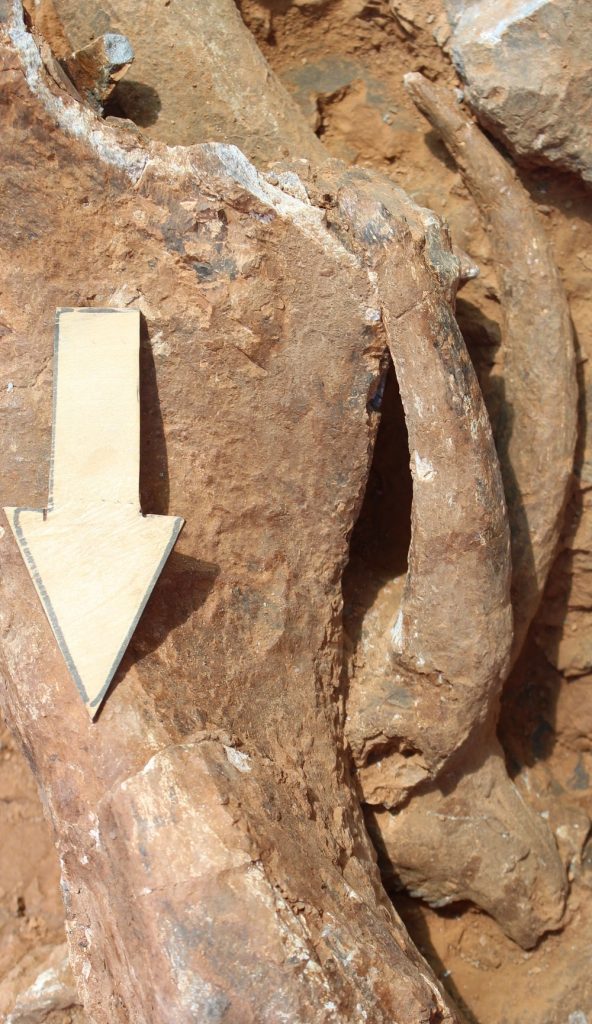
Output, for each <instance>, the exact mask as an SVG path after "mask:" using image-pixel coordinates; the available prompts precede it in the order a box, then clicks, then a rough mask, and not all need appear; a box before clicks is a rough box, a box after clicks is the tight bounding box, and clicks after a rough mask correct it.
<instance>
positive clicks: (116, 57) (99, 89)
mask: <svg viewBox="0 0 592 1024" xmlns="http://www.w3.org/2000/svg"><path fill="white" fill-rule="evenodd" d="M133 59H134V51H133V50H132V48H131V46H130V42H129V40H128V39H126V37H125V36H122V35H117V34H116V33H113V32H106V33H105V35H103V36H99V38H98V39H93V41H92V42H91V43H89V44H88V46H83V47H82V49H81V50H77V51H76V52H75V53H71V54H70V56H69V57H66V58H65V59H64V60H63V61H62V65H63V67H64V69H65V70H66V71H67V73H68V75H69V77H70V78H71V79H72V81H73V82H74V85H75V86H76V88H77V89H78V92H79V93H81V95H82V96H85V97H86V98H87V99H88V100H89V102H90V103H91V104H92V105H93V106H94V107H96V108H97V109H98V110H101V109H102V107H103V106H104V104H105V102H106V101H107V100H108V99H109V96H110V95H111V93H112V92H113V90H114V88H115V86H116V85H117V83H118V82H119V81H120V80H121V79H122V78H123V76H124V75H125V73H126V72H127V71H128V69H129V68H130V67H131V64H132V62H133Z"/></svg>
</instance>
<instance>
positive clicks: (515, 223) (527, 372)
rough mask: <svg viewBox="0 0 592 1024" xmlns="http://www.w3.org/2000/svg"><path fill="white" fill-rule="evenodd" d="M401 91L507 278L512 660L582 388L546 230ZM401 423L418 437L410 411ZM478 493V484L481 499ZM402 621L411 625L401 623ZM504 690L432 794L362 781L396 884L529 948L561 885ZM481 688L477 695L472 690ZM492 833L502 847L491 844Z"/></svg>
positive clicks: (547, 547)
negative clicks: (509, 732) (526, 787)
mask: <svg viewBox="0 0 592 1024" xmlns="http://www.w3.org/2000/svg"><path fill="white" fill-rule="evenodd" d="M405 81H406V85H407V88H408V90H409V92H410V93H411V95H412V97H413V99H414V100H415V102H416V103H417V105H418V107H419V108H420V109H421V110H422V111H423V113H425V114H426V116H427V117H428V119H429V121H430V123H431V124H432V125H433V127H434V128H435V129H436V130H437V131H438V133H439V134H440V136H441V137H442V139H443V141H444V142H445V144H446V145H447V147H448V148H449V150H450V152H451V153H452V155H453V156H454V158H455V159H456V160H457V162H458V165H459V168H460V170H461V172H462V174H463V177H464V179H465V182H466V183H467V186H468V187H469V189H470V191H471V193H472V194H473V196H474V198H475V199H476V201H477V203H478V205H479V207H480V209H481V211H482V213H483V215H484V217H485V218H486V220H487V223H488V224H489V226H490V238H491V245H492V251H493V255H494V258H495V260H496V264H497V266H498V269H499V275H500V284H501V288H502V302H503V310H504V319H505V331H504V366H503V383H504V390H505V394H504V404H503V406H502V410H501V414H500V418H499V421H498V423H497V435H498V437H497V441H498V449H499V452H500V461H501V467H502V473H503V477H504V484H505V489H506V495H507V501H508V516H509V521H510V530H511V537H512V561H513V576H512V598H513V606H514V619H515V624H514V637H513V644H512V658H515V657H516V655H517V653H518V652H519V650H520V648H521V645H522V643H523V640H524V637H525V634H526V631H527V629H528V626H529V624H530V621H531V619H532V617H533V615H534V613H535V611H536V608H537V605H538V602H539V600H540V596H541V593H542V589H543V587H544V584H545V581H546V577H547V573H548V570H549V566H550V563H551V559H552V557H553V555H554V553H555V549H556V545H557V540H558V536H559V530H560V525H561V516H562V512H563V508H564V505H565V501H566V497H567V488H568V483H569V480H570V475H571V468H572V460H573V452H574V446H575V430H576V384H575V372H574V349H573V339H572V335H571V329H570V321H569V313H568V309H567V303H566V299H565V295H564V292H563V289H562V286H561V282H560V280H559V275H558V272H557V269H556V267H555V265H554V262H553V259H552V256H551V252H550V246H549V243H548V242H547V240H546V238H545V235H544V229H543V228H542V226H541V225H540V223H539V221H538V219H537V216H536V214H535V212H534V210H533V208H532V205H531V203H530V201H529V199H528V196H527V195H526V192H525V191H524V189H523V188H522V187H521V185H520V184H519V183H518V182H517V181H516V179H515V177H514V175H513V174H512V171H511V170H510V168H509V167H508V166H507V164H506V162H505V161H504V159H503V158H502V157H501V156H500V154H498V153H497V151H496V150H495V149H494V147H493V146H492V145H491V144H490V143H489V142H488V141H487V140H486V139H485V137H484V136H483V135H482V134H481V133H480V132H479V130H478V129H477V128H476V127H475V126H473V125H472V124H470V123H469V122H467V121H465V120H464V119H463V118H462V117H461V115H460V114H459V113H458V110H457V109H456V108H455V107H454V105H453V104H452V102H451V101H450V100H449V98H448V96H447V94H446V93H444V92H443V91H442V90H439V89H437V88H436V87H435V86H433V85H432V83H430V82H428V81H427V80H426V79H425V78H423V77H422V76H421V75H419V74H411V75H407V76H406V80H405ZM541 296H544V304H543V305H541ZM402 394H403V392H402ZM403 401H405V397H404V394H403ZM551 409H552V410H553V412H552V414H551V412H550V410H551ZM547 410H549V414H547ZM406 411H407V422H408V427H409V431H410V436H412V435H413V421H414V420H415V419H416V412H414V411H413V410H412V409H408V408H406ZM479 482H480V481H479V479H478V477H476V478H475V481H474V484H475V487H477V488H478V487H479ZM416 490H417V489H415V490H414V502H415V501H416V500H417V498H416ZM420 493H421V492H420ZM412 568H413V560H411V566H410V571H411V570H412ZM407 586H409V581H408V583H407ZM460 593H461V594H462V587H461V588H460ZM467 596H468V598H469V604H470V602H471V600H476V602H477V604H476V606H477V607H478V606H479V604H480V595H479V593H478V592H475V593H474V594H472V595H467ZM403 607H404V606H403ZM401 621H402V622H403V624H404V622H405V619H404V618H403V619H402V620H401ZM450 623H451V626H452V625H453V618H452V617H451V619H450ZM403 635H404V629H403ZM421 635H422V637H425V636H427V635H428V634H425V633H422V634H421ZM483 635H486V634H481V635H480V634H477V633H476V634H475V636H474V639H473V641H470V640H469V642H468V644H467V647H466V653H467V664H470V657H471V652H473V654H474V657H475V658H478V655H479V652H480V650H481V649H482V648H481V644H482V639H483ZM426 646H428V648H429V643H428V644H427V645H426ZM424 657H425V656H424ZM485 657H487V647H486V650H485ZM502 681H503V673H502V674H501V675H500V676H499V677H498V685H497V687H496V686H494V687H492V689H491V691H490V693H489V695H488V697H487V698H486V704H484V705H483V707H482V712H483V713H485V715H488V716H489V726H488V728H485V729H476V731H475V734H474V735H473V737H472V739H471V742H470V743H469V744H467V747H466V749H465V750H464V751H463V752H461V754H462V756H457V758H456V763H453V762H451V763H450V764H449V765H448V766H447V768H446V770H445V772H443V773H442V774H441V775H440V776H438V778H437V780H436V781H435V782H432V783H424V784H421V783H420V785H419V786H418V788H417V789H416V791H415V792H414V793H413V796H412V799H411V800H410V802H409V803H408V804H407V805H406V806H405V807H404V808H401V809H400V810H399V811H398V813H394V814H393V813H391V812H390V811H389V810H388V808H389V806H390V807H392V806H394V805H395V804H396V798H397V796H398V793H397V789H396V786H393V782H394V779H393V776H396V772H397V769H398V767H399V760H400V758H399V757H398V756H397V758H396V759H395V763H394V766H393V764H392V760H391V758H390V757H388V756H386V757H384V758H383V757H380V758H379V759H378V761H377V762H376V763H374V764H372V765H370V766H369V767H368V768H367V769H364V768H362V770H361V777H362V783H363V788H364V793H365V797H366V799H367V800H368V802H369V803H370V804H382V805H383V807H384V808H385V809H384V810H378V811H375V812H374V814H373V822H374V829H375V831H376V830H377V832H378V834H379V836H380V840H379V841H380V843H381V844H382V846H383V847H384V851H385V860H386V862H387V863H388V862H390V864H391V868H392V871H393V873H394V875H395V877H396V879H397V881H398V882H399V883H401V882H402V883H403V884H405V885H406V886H408V887H409V888H411V890H412V891H414V892H415V893H417V894H419V895H422V896H423V897H424V898H425V899H427V900H429V901H430V902H432V903H435V904H441V903H446V902H450V901H452V900H459V899H464V898H470V899H473V900H474V901H475V902H476V903H477V904H478V905H479V906H481V907H483V908H484V909H486V910H488V911H489V912H490V913H492V914H493V915H494V916H495V917H497V919H498V920H499V921H500V923H501V924H502V926H503V927H504V928H505V930H506V931H507V932H508V934H509V935H511V936H512V937H513V938H514V939H515V940H516V941H517V942H519V943H521V944H522V945H524V946H526V947H528V946H531V945H533V944H534V943H535V942H536V941H537V939H538V938H539V937H540V935H541V934H542V933H543V932H544V931H545V930H547V929H549V928H553V927H556V926H557V924H558V923H559V921H560V919H561V915H562V910H563V904H564V899H565V879H564V874H563V870H562V867H561V863H560V860H559V856H558V853H557V850H556V848H555V846H554V844H553V842H552V840H551V837H550V834H549V832H548V830H547V829H546V828H545V827H544V826H543V825H542V824H541V822H540V819H539V818H538V817H537V816H536V815H535V814H534V812H532V811H530V810H529V809H528V808H527V807H526V806H525V805H524V804H523V802H522V800H521V797H520V796H519V794H518V792H517V791H516V789H515V787H514V785H513V784H512V783H511V781H510V780H509V778H508V776H507V773H506V770H505V767H504V762H503V755H502V752H501V750H500V748H499V744H498V743H497V740H496V738H495V718H496V704H497V695H498V692H499V687H500V685H501V682H502ZM382 685H383V691H388V690H389V688H390V687H391V686H392V685H393V684H392V682H391V680H390V679H388V680H385V682H384V683H383V684H382ZM420 686H421V677H420V680H419V683H418V688H419V687H420ZM475 687H476V689H477V690H478V683H477V682H476V683H475ZM361 691H362V694H363V697H364V700H365V704H366V706H367V705H368V704H370V710H371V712H374V713H373V714H372V713H371V714H370V716H369V722H368V723H367V725H370V727H371V729H373V730H374V731H375V732H376V730H377V729H378V728H379V727H380V724H381V722H384V712H383V713H382V716H381V714H380V712H379V713H378V714H377V713H376V709H375V705H374V704H373V702H374V701H375V694H374V693H373V691H372V688H371V687H370V688H369V689H368V690H365V688H364V685H363V683H362V686H361ZM357 700H358V703H359V702H360V695H358V697H357ZM475 722H476V723H477V717H476V718H475ZM360 728H362V730H363V728H364V726H363V724H362V723H361V722H360V721H358V722H357V723H356V724H355V729H356V730H359V729H360ZM371 734H372V733H371ZM400 742H401V741H400V740H399V743H400ZM380 752H381V751H380V750H379V753H380ZM386 753H387V754H388V748H387V749H386ZM393 797H394V798H395V799H393ZM459 822H460V823H461V824H459ZM484 829H487V830H488V831H489V832H491V836H492V837H495V836H496V835H497V840H496V841H487V842H484V841H483V836H484V831H483V830H484ZM490 838H491V837H490ZM436 865H437V867H436Z"/></svg>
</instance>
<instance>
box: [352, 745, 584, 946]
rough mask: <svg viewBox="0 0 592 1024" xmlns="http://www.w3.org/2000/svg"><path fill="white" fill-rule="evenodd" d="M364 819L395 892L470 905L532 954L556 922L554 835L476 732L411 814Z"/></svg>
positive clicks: (559, 880)
mask: <svg viewBox="0 0 592 1024" xmlns="http://www.w3.org/2000/svg"><path fill="white" fill-rule="evenodd" d="M368 815H369V821H370V823H371V831H372V834H373V835H374V836H375V839H376V842H377V845H378V846H379V848H382V850H383V861H382V864H381V866H382V869H383V874H384V877H385V878H386V879H387V880H389V878H390V882H391V884H393V885H394V886H395V887H401V886H404V887H405V888H406V889H407V890H408V891H409V892H410V893H411V894H412V895H414V896H419V897H421V899H423V900H425V901H426V902H427V903H430V904H431V905H432V906H436V907H442V906H446V905H447V904H449V903H454V902H458V901H461V900H470V901H471V902H472V903H475V904H476V905H477V906H478V907H482V909H483V910H486V911H487V913H489V914H491V916H492V917H495V918H496V919H497V920H498V921H500V923H501V924H502V926H503V928H504V930H505V931H506V932H507V934H508V935H510V936H511V938H513V939H514V940H515V941H516V942H517V943H519V944H520V945H521V946H523V947H524V948H526V949H528V948H530V947H532V946H534V945H535V944H536V942H537V941H538V939H539V938H540V936H541V935H542V934H544V933H545V932H547V931H549V930H550V929H553V928H556V927H557V926H558V925H559V924H560V921H561V915H562V911H563V905H564V900H565V883H564V878H563V872H562V870H561V865H560V862H559V857H558V852H557V847H556V846H555V842H554V839H553V836H552V834H551V832H550V830H549V828H548V826H547V825H546V823H545V822H544V821H543V820H542V819H541V818H540V817H538V816H537V815H535V814H532V813H531V812H530V811H529V809H528V808H526V807H525V805H524V802H523V799H522V796H521V795H520V793H519V792H518V790H517V789H516V787H515V786H514V785H512V784H511V783H509V780H508V776H507V771H506V766H505V763H504V755H503V751H502V750H501V748H500V746H499V744H496V743H492V742H491V739H490V737H489V736H487V735H486V736H485V737H483V738H481V737H479V735H478V734H477V735H476V736H475V737H474V738H473V744H472V745H471V749H470V750H469V751H463V753H462V756H461V757H458V758H456V761H455V762H454V761H453V762H451V764H450V765H449V766H448V767H447V768H446V769H445V770H444V771H443V772H442V773H441V774H440V776H439V778H438V782H437V783H435V784H432V785H430V786H426V787H424V788H423V789H422V790H420V791H419V792H418V793H417V794H416V796H415V799H414V801H413V803H412V804H411V813H405V810H403V812H402V813H400V814H397V813H396V812H395V813H391V812H389V811H388V810H383V809H380V808H373V807H371V808H369V812H368ZM443 851H444V852H443ZM391 857H392V858H393V859H394V863H393V860H391ZM455 860H456V862H457V863H458V864H459V865H462V868H461V869H460V870H458V869H455V866H454V864H455Z"/></svg>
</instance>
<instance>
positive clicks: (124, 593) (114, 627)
mask: <svg viewBox="0 0 592 1024" xmlns="http://www.w3.org/2000/svg"><path fill="white" fill-rule="evenodd" d="M139 328H140V322H139V314H138V312H137V310H128V309H124V310H119V309H61V310H58V312H57V328H56V342H55V357H54V417H53V438H52V456H51V469H50V495H49V504H48V508H47V510H34V509H28V508H6V509H5V510H4V511H5V512H6V515H7V517H8V521H9V523H10V525H11V527H12V530H13V533H14V535H15V537H16V540H17V542H18V545H19V547H20V550H21V554H22V556H23V558H24V560H25V563H26V565H27V568H28V570H29V573H30V574H31V577H32V579H33V583H34V584H35V587H36V589H37V593H38V595H39V597H40V599H41V603H42V605H43V608H44V610H45V613H46V615H47V617H48V619H49V622H50V624H51V628H52V629H53V632H54V634H55V637H56V640H57V642H58V645H59V647H60V650H61V652H62V654H63V656H64V658H65V660H66V664H67V665H68V668H69V669H70V672H71V674H72V676H73V677H74V680H75V682H76V684H77V686H78V689H79V691H80V694H81V696H82V698H83V700H84V702H85V704H86V707H87V710H88V712H89V714H90V716H91V718H93V717H94V716H95V714H96V713H97V711H98V709H99V707H100V705H101V702H102V700H103V697H104V696H105V693H106V691H107V688H108V686H109V684H110V682H111V680H112V679H113V676H114V675H115V671H116V669H117V666H118V665H119V662H120V661H121V658H122V656H123V654H124V651H125V649H126V647H127V645H128V643H129V641H130V639H131V636H132V634H133V632H134V629H135V628H136V625H137V623H138V620H139V618H140V616H141V614H142V612H143V610H144V607H145V605H146V602H147V600H148V598H149V597H150V594H151V592H152V589H153V587H154V584H155V583H156V581H157V579H158V577H159V575H160V572H161V570H162V568H163V566H164V564H165V562H166V560H167V558H168V556H169V554H170V552H171V550H172V548H173V545H174V543H175V541H176V539H177V537H178V535H179V531H180V529H181V527H182V526H183V520H182V519H180V518H178V517H176V516H155V515H147V516H143V515H142V513H141V510H140V503H139V470H140V401H139V373H140V370H139V348H140V329H139Z"/></svg>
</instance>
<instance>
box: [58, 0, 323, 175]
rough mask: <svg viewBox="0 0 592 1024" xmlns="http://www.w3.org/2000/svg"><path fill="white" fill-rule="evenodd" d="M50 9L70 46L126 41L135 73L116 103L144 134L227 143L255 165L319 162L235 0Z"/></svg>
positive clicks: (109, 2)
mask: <svg viewBox="0 0 592 1024" xmlns="http://www.w3.org/2000/svg"><path fill="white" fill-rule="evenodd" d="M55 9H56V11H57V13H58V15H59V16H60V18H61V19H62V22H63V24H64V26H65V29H66V32H67V34H68V36H69V38H70V41H71V44H72V47H73V48H76V49H79V48H80V47H82V46H85V45H86V44H88V43H89V42H90V41H91V40H92V39H93V38H94V37H95V36H98V35H101V34H103V33H104V32H121V33H123V34H124V35H125V36H127V38H128V39H129V40H130V43H131V45H132V47H133V51H134V55H135V61H134V66H133V71H132V72H131V73H130V74H129V76H128V77H127V78H126V79H125V80H124V81H123V82H122V83H121V85H120V86H119V88H118V90H117V102H118V104H119V107H120V109H121V111H122V112H123V114H124V115H125V116H127V117H129V118H131V119H132V120H133V121H135V122H136V123H138V124H140V125H142V127H143V128H144V130H145V132H146V134H147V135H149V136H151V137H153V138H155V139H159V140H161V141H162V142H167V143H169V144H171V145H183V146H190V145H192V144H193V143H197V142H225V143H233V144H234V145H236V146H239V147H240V149H241V150H242V151H243V153H245V154H246V155H247V156H248V157H249V159H251V160H253V161H254V162H255V163H256V164H257V165H258V166H262V165H263V166H265V165H266V164H267V163H269V162H270V161H272V160H281V159H283V158H284V157H286V156H293V157H306V158H308V159H317V160H318V159H323V158H324V157H325V156H326V154H325V152H324V150H323V147H322V145H321V143H320V142H319V140H318V139H317V138H316V136H315V135H314V134H313V133H312V132H311V131H310V129H309V126H308V124H307V123H306V120H305V118H304V117H303V116H302V114H301V112H300V110H299V109H298V107H297V106H296V104H295V103H294V101H293V100H292V99H291V98H290V97H289V96H288V95H287V94H286V92H285V91H284V89H283V87H282V85H281V84H280V82H279V81H278V80H277V79H276V77H275V75H274V74H273V72H272V71H271V69H270V68H269V66H268V64H267V63H266V61H265V60H264V58H263V56H262V54H261V52H260V50H259V48H258V47H257V44H256V43H255V40H254V39H253V37H252V36H251V35H250V33H248V32H246V31H245V27H244V25H243V22H242V20H241V17H240V14H239V13H238V11H237V9H236V5H235V3H234V0H216V3H211V2H210V0H199V2H198V3H197V4H196V3H195V0H175V3H174V4H167V3H159V4H154V2H153V0H140V2H138V0H102V2H101V4H97V3H95V2H94V0H82V2H79V0H55ZM196 23H197V26H198V27H197V28H196Z"/></svg>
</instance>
